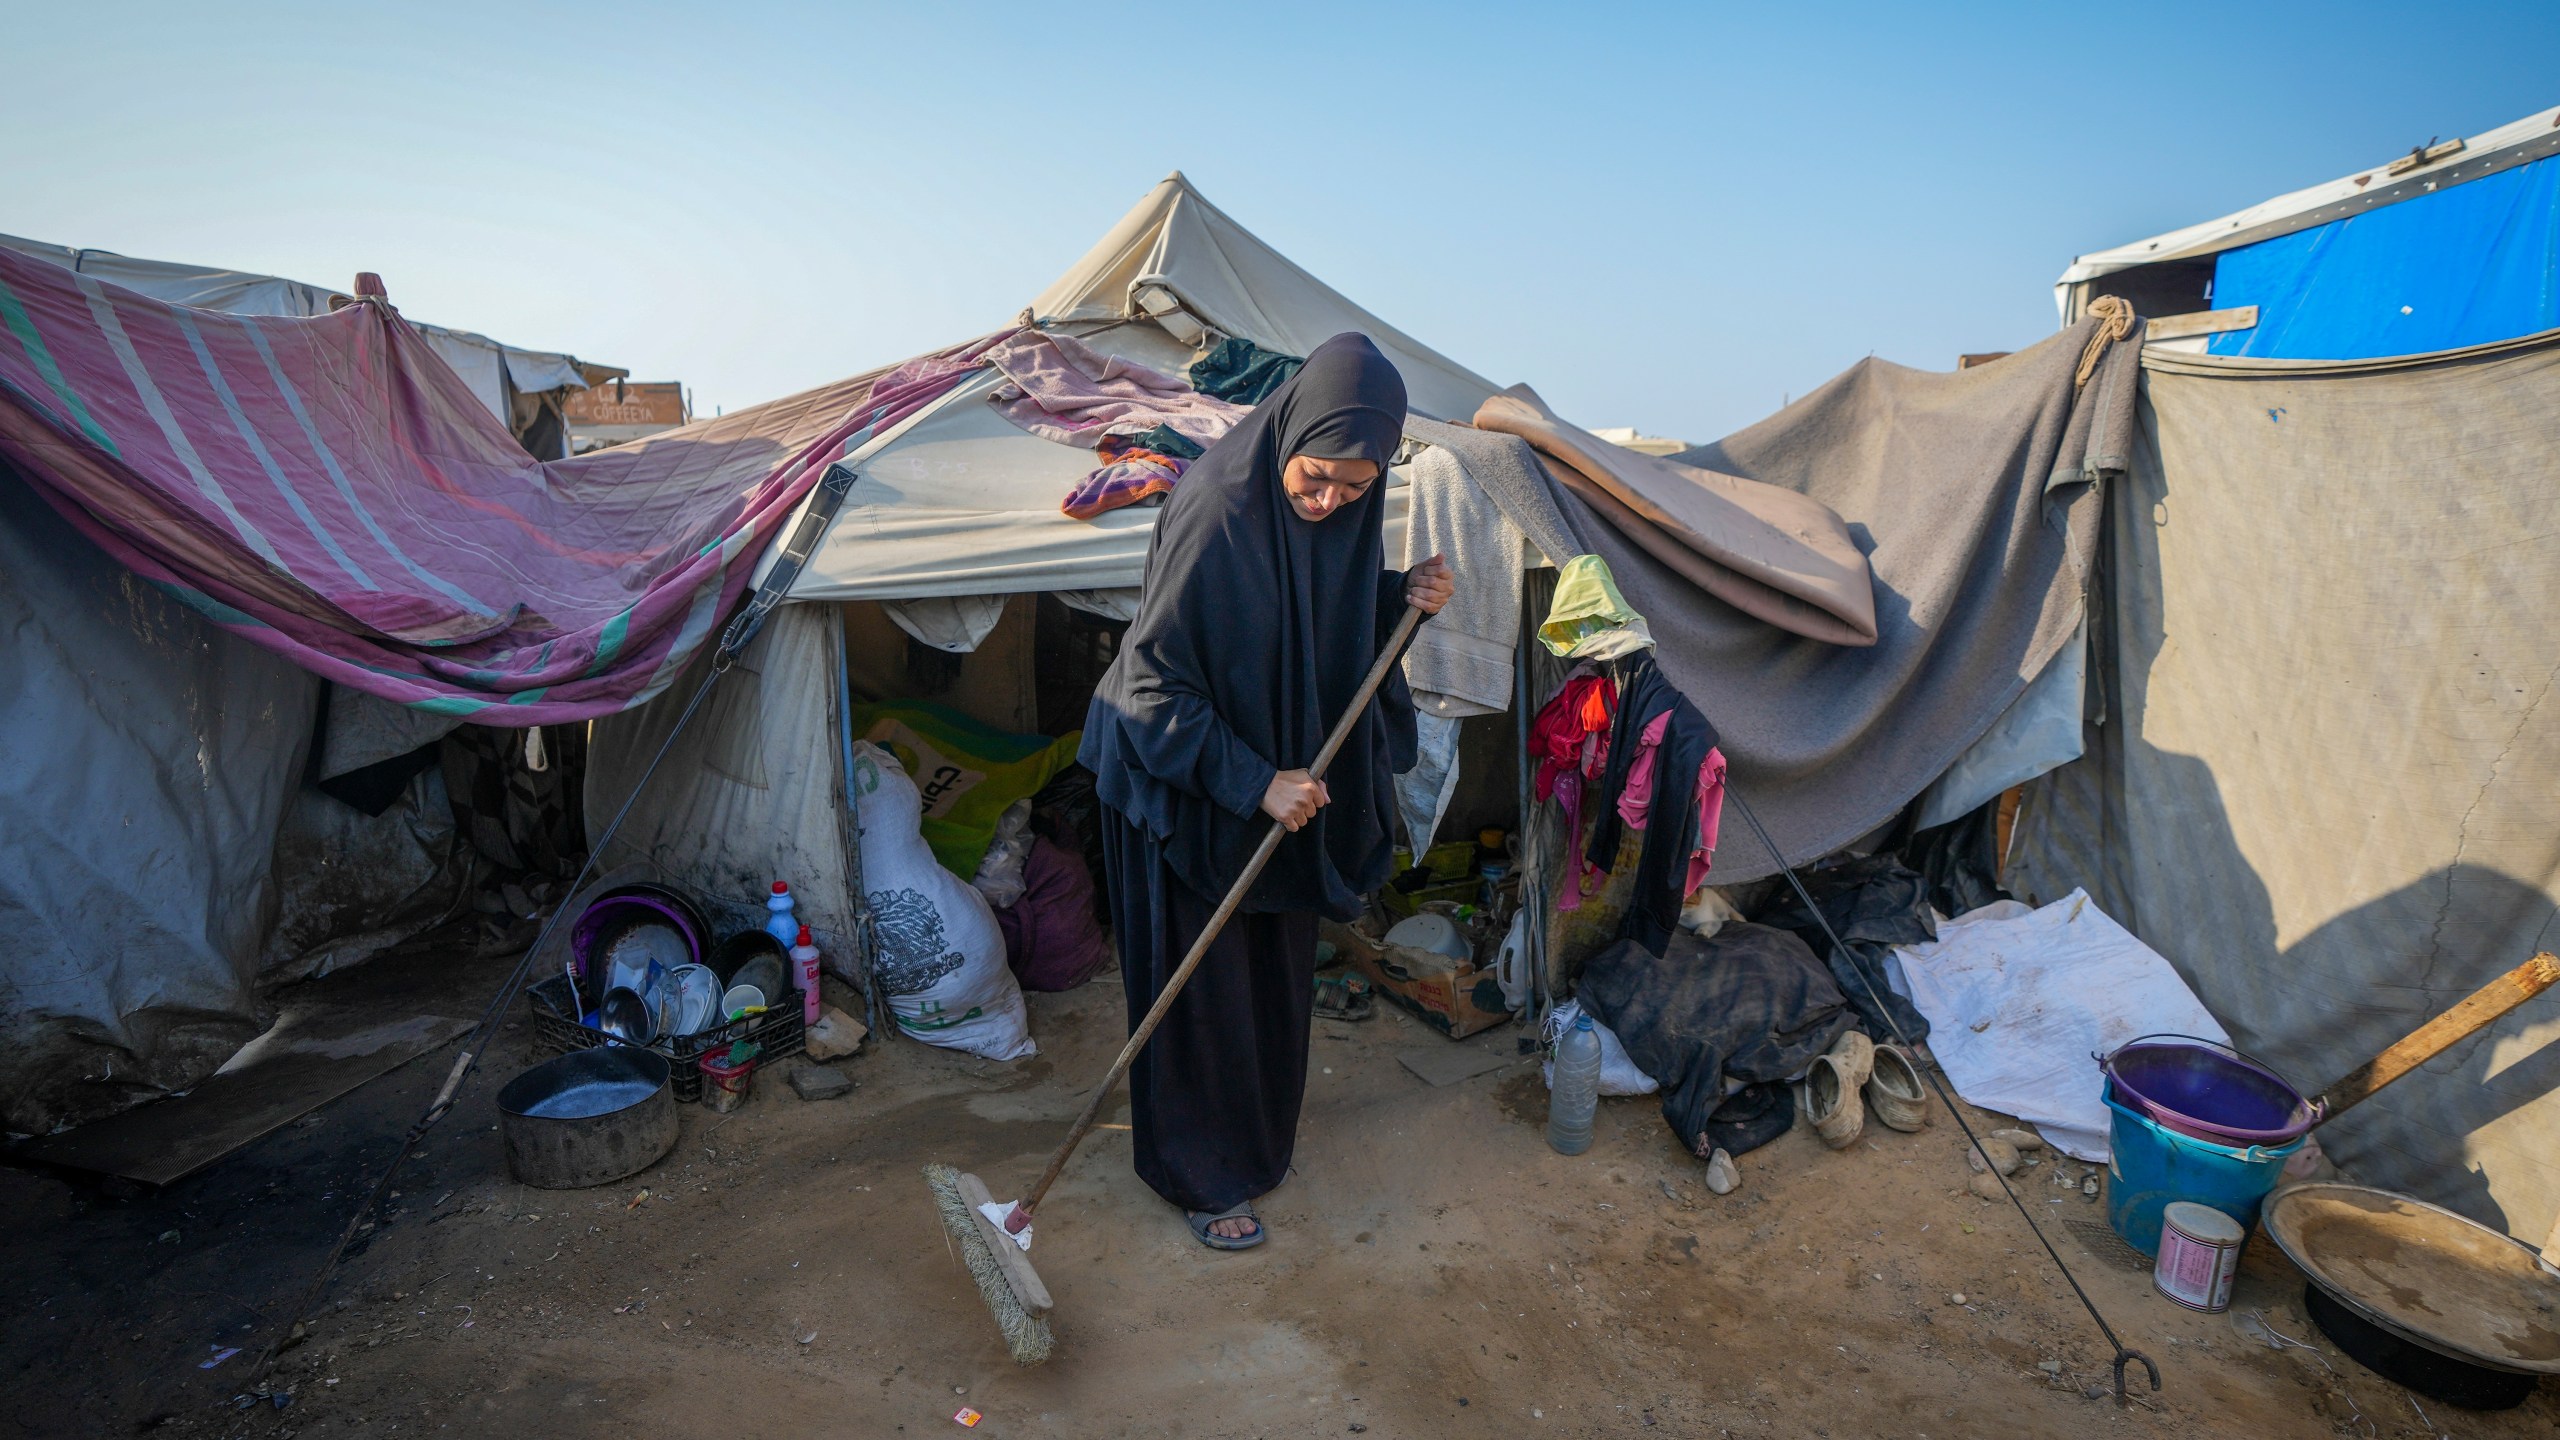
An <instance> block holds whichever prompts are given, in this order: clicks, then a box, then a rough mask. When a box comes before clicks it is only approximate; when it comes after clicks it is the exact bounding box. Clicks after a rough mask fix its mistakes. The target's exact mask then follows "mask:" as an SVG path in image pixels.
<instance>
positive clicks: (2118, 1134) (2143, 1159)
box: [2106, 1086, 2303, 1255]
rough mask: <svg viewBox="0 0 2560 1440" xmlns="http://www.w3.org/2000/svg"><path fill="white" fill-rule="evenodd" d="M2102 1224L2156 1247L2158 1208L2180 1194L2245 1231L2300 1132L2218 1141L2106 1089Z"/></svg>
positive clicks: (2151, 1250) (2298, 1144) (2137, 1245)
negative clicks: (2170, 1123)
mask: <svg viewBox="0 0 2560 1440" xmlns="http://www.w3.org/2000/svg"><path fill="white" fill-rule="evenodd" d="M2106 1101H2107V1109H2108V1110H2109V1111H2110V1112H2112V1114H2111V1118H2110V1121H2109V1124H2108V1127H2107V1146H2108V1150H2109V1152H2110V1153H2109V1156H2108V1160H2107V1223H2108V1224H2110V1225H2112V1226H2114V1227H2115V1231H2116V1233H2117V1234H2118V1235H2121V1236H2123V1237H2124V1241H2125V1243H2126V1244H2128V1245H2131V1246H2132V1247H2133V1248H2134V1249H2136V1250H2139V1251H2141V1252H2142V1253H2143V1254H2145V1255H2157V1254H2158V1253H2160V1212H2161V1211H2163V1210H2166V1209H2168V1208H2169V1206H2170V1205H2171V1204H2173V1203H2175V1202H2177V1201H2180V1200H2192V1201H2194V1202H2195V1203H2196V1204H2198V1205H2209V1206H2211V1207H2213V1208H2214V1209H2216V1210H2219V1211H2221V1212H2222V1213H2223V1214H2225V1215H2228V1216H2230V1217H2231V1218H2232V1219H2234V1220H2237V1221H2239V1222H2240V1228H2241V1229H2242V1230H2244V1231H2245V1230H2247V1229H2248V1228H2249V1227H2251V1226H2253V1225H2255V1224H2257V1223H2258V1205H2259V1203H2260V1202H2261V1201H2263V1200H2265V1199H2266V1198H2267V1192H2268V1191H2270V1190H2273V1189H2274V1188H2276V1181H2277V1180H2278V1179H2280V1178H2282V1177H2283V1175H2284V1162H2285V1161H2287V1160H2290V1159H2292V1158H2293V1153H2294V1152H2295V1151H2297V1150H2300V1149H2301V1148H2302V1143H2303V1137H2301V1136H2299V1135H2297V1136H2295V1137H2294V1138H2293V1139H2291V1140H2288V1141H2286V1142H2285V1143H2283V1144H2281V1145H2246V1146H2240V1145H2217V1144H2215V1143H2214V1142H2212V1141H2210V1140H2199V1139H2197V1138H2196V1137H2195V1136H2193V1135H2181V1134H2179V1133H2178V1132H2177V1131H2175V1130H2171V1129H2168V1128H2167V1127H2165V1126H2162V1125H2160V1124H2157V1123H2156V1122H2154V1121H2151V1120H2148V1119H2145V1118H2144V1117H2143V1116H2141V1115H2138V1114H2136V1113H2135V1112H2133V1111H2132V1110H2130V1109H2128V1108H2126V1106H2125V1104H2124V1102H2123V1101H2121V1100H2119V1099H2117V1098H2116V1095H2115V1091H2114V1087H2112V1086H2110V1087H2108V1090H2107V1093H2106Z"/></svg>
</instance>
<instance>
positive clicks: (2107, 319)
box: [2071, 295, 2133, 390]
mask: <svg viewBox="0 0 2560 1440" xmlns="http://www.w3.org/2000/svg"><path fill="white" fill-rule="evenodd" d="M2089 314H2090V316H2091V317H2092V318H2094V319H2095V320H2096V321H2097V322H2098V328H2097V331H2096V332H2095V333H2094V334H2092V335H2090V337H2089V348H2087V349H2085V350H2083V351H2081V352H2080V368H2079V369H2078V370H2075V371H2073V372H2072V374H2071V387H2072V388H2073V389H2075V390H2076V389H2078V388H2080V387H2081V386H2083V385H2086V384H2088V383H2089V377H2090V376H2092V375H2095V374H2096V373H2098V357H2099V356H2101V355H2104V354H2106V353H2107V347H2108V346H2110V345H2113V344H2114V343H2116V342H2117V341H2118V340H2121V339H2123V338H2124V337H2125V336H2127V335H2130V334H2132V333H2133V302H2132V301H2130V300H2127V299H2125V298H2124V297H2123V296H2121V295H2101V296H2099V297H2098V298H2097V299H2095V300H2092V301H2090V302H2089Z"/></svg>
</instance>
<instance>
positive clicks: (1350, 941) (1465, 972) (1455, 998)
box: [1316, 920, 1511, 1040]
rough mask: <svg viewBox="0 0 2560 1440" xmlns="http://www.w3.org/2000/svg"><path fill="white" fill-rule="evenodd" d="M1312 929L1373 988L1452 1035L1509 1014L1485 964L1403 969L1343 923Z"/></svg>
mask: <svg viewBox="0 0 2560 1440" xmlns="http://www.w3.org/2000/svg"><path fill="white" fill-rule="evenodd" d="M1316 933H1317V934H1318V935H1319V936H1321V937H1322V938H1323V939H1326V940H1329V941H1331V942H1332V943H1333V951H1334V957H1335V959H1336V961H1337V962H1340V961H1349V962H1350V963H1351V964H1353V965H1355V966H1357V967H1359V970H1360V973H1361V974H1363V975H1366V976H1368V977H1369V983H1370V984H1371V985H1374V986H1376V987H1377V989H1378V993H1380V994H1382V995H1385V996H1386V997H1388V998H1389V999H1391V1000H1393V1001H1395V1002H1396V1003H1397V1004H1399V1005H1402V1006H1403V1007H1405V1008H1406V1009H1407V1010H1410V1011H1412V1012H1413V1013H1414V1014H1415V1015H1416V1016H1418V1017H1420V1018H1421V1020H1422V1023H1423V1024H1425V1025H1428V1026H1430V1027H1431V1028H1432V1029H1434V1030H1437V1031H1439V1032H1440V1033H1441V1034H1443V1035H1446V1036H1448V1037H1449V1038H1450V1039H1452V1040H1460V1039H1464V1038H1465V1037H1467V1036H1469V1035H1473V1034H1475V1033H1476V1032H1477V1031H1479V1030H1488V1029H1491V1028H1492V1027H1494V1026H1496V1025H1500V1024H1502V1023H1504V1022H1505V1021H1508V1020H1509V1019H1510V1018H1511V1012H1510V1011H1509V1010H1506V1009H1504V1008H1503V1005H1502V986H1501V985H1500V984H1499V983H1498V982H1496V981H1495V980H1494V978H1493V972H1492V971H1490V970H1479V969H1477V968H1475V966H1473V965H1471V964H1470V965H1464V966H1460V967H1459V968H1458V969H1456V970H1453V971H1450V972H1448V973H1446V974H1440V975H1414V974H1408V973H1406V972H1405V971H1404V970H1402V969H1401V968H1399V967H1397V966H1396V965H1395V964H1394V963H1393V962H1391V961H1390V960H1388V959H1387V957H1386V955H1385V954H1384V953H1382V952H1381V951H1380V950H1379V949H1378V947H1377V946H1376V945H1374V944H1372V943H1371V942H1370V941H1369V939H1368V937H1366V936H1364V935H1362V934H1361V933H1360V932H1359V931H1357V930H1354V929H1352V928H1351V927H1350V926H1348V925H1341V924H1336V923H1335V922H1333V921H1331V920H1327V921H1325V922H1324V923H1323V924H1322V925H1320V926H1319V927H1318V928H1317V931H1316Z"/></svg>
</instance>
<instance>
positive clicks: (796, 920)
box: [764, 880, 800, 950]
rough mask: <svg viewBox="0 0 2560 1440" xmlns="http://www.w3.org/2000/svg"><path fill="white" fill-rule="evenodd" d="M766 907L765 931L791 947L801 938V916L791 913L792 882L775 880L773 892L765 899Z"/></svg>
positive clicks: (785, 945)
mask: <svg viewBox="0 0 2560 1440" xmlns="http://www.w3.org/2000/svg"><path fill="white" fill-rule="evenodd" d="M764 908H765V917H764V933H766V934H767V935H770V936H772V937H773V938H774V939H776V940H779V941H781V942H782V945H783V948H784V949H786V950H787V949H789V948H790V947H791V946H792V944H793V943H794V942H796V941H797V940H798V939H799V938H800V917H798V916H797V915H794V914H792V913H791V885H790V882H788V881H783V880H776V881H774V882H773V894H772V895H771V896H770V897H768V898H767V899H766V900H765V902H764Z"/></svg>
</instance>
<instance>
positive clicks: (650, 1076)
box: [498, 1045, 676, 1190]
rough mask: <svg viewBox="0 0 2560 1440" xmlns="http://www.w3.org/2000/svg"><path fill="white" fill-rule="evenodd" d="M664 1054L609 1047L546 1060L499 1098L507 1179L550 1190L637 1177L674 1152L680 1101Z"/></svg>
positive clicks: (517, 1080)
mask: <svg viewBox="0 0 2560 1440" xmlns="http://www.w3.org/2000/svg"><path fill="white" fill-rule="evenodd" d="M670 1073H671V1072H670V1070H669V1068H668V1065H667V1059H666V1057H665V1056H663V1055H659V1054H655V1053H653V1052H651V1051H647V1050H641V1049H636V1048H634V1047H632V1046H628V1045H605V1046H600V1047H598V1048H596V1049H593V1050H580V1051H577V1052H575V1053H572V1054H568V1055H563V1056H560V1057H559V1058H557V1059H554V1060H546V1061H544V1062H543V1063H541V1064H539V1065H536V1066H534V1067H533V1068H532V1069H530V1070H527V1071H525V1072H524V1073H523V1074H521V1075H518V1076H517V1077H516V1078H514V1079H513V1080H510V1081H508V1082H507V1083H506V1085H505V1086H504V1087H502V1088H501V1089H500V1090H499V1091H498V1112H499V1114H500V1116H501V1117H502V1119H501V1125H500V1128H501V1129H502V1130H503V1131H504V1132H505V1139H506V1143H507V1172H508V1173H509V1174H511V1175H513V1176H514V1177H515V1178H516V1179H517V1180H518V1181H520V1182H522V1183H523V1184H526V1185H534V1186H539V1187H541V1188H543V1189H546V1190H580V1189H584V1188H586V1187H588V1186H590V1185H603V1184H607V1183H609V1182H611V1181H615V1180H619V1179H621V1178H623V1177H624V1176H626V1175H631V1174H636V1173H637V1172H639V1171H642V1170H646V1169H647V1168H649V1167H650V1166H651V1165H654V1164H656V1163H658V1161H659V1159H660V1158H661V1157H663V1156H665V1154H666V1153H667V1152H668V1151H669V1150H672V1149H674V1148H675V1144H676V1097H675V1091H674V1088H673V1087H672V1086H671V1085H670V1084H669V1083H668V1077H669V1075H670Z"/></svg>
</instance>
